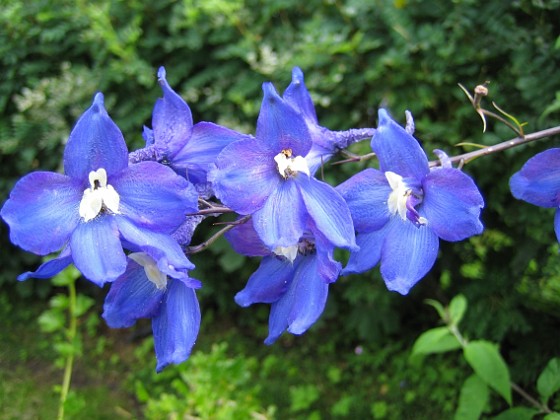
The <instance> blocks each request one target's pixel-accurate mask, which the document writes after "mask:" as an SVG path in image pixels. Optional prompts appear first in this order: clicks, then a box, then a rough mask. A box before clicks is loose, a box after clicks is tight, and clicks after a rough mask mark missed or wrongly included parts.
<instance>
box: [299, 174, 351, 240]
mask: <svg viewBox="0 0 560 420" xmlns="http://www.w3.org/2000/svg"><path fill="white" fill-rule="evenodd" d="M296 183H297V185H298V187H299V191H300V193H301V196H302V198H303V202H304V203H305V207H306V208H307V211H308V212H309V215H310V216H311V218H312V219H313V222H314V223H315V226H316V228H317V230H319V231H320V232H321V234H323V235H324V236H325V238H326V239H327V240H329V241H330V242H331V243H332V244H333V245H335V246H337V247H342V248H350V249H352V248H356V240H355V236H354V224H353V223H352V216H351V215H350V210H349V209H348V206H347V205H346V202H345V201H344V199H343V198H342V197H341V196H340V194H339V193H338V192H337V191H336V190H335V189H334V188H333V187H331V186H330V185H328V184H326V183H324V182H322V181H318V180H316V179H315V178H310V177H306V176H298V177H297V178H296Z"/></svg>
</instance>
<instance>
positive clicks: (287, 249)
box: [274, 245, 299, 262]
mask: <svg viewBox="0 0 560 420" xmlns="http://www.w3.org/2000/svg"><path fill="white" fill-rule="evenodd" d="M298 249H299V247H298V246H297V245H292V246H278V247H276V249H275V250H274V253H275V254H276V255H279V256H281V257H286V259H287V260H288V261H290V262H294V260H295V259H296V257H297V254H298Z"/></svg>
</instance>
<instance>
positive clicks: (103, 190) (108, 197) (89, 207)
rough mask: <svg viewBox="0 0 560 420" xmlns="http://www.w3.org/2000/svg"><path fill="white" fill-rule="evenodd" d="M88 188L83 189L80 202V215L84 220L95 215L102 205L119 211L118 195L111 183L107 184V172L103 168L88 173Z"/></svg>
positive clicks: (115, 211)
mask: <svg viewBox="0 0 560 420" xmlns="http://www.w3.org/2000/svg"><path fill="white" fill-rule="evenodd" d="M89 185H90V188H88V189H87V190H85V191H84V195H83V197H82V201H81V202H80V210H79V212H80V216H81V217H82V218H83V219H84V221H85V222H88V221H90V220H91V219H94V218H95V217H97V215H98V214H99V213H100V212H101V210H102V209H103V207H105V208H106V209H107V210H109V211H111V212H112V213H115V214H118V213H119V202H120V197H119V195H118V194H117V192H116V191H115V189H114V188H113V187H112V186H111V185H107V172H106V171H105V169H103V168H99V169H98V170H97V171H91V172H90V173H89Z"/></svg>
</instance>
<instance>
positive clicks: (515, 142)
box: [430, 126, 560, 168]
mask: <svg viewBox="0 0 560 420" xmlns="http://www.w3.org/2000/svg"><path fill="white" fill-rule="evenodd" d="M556 134H560V126H557V127H552V128H547V129H546V130H541V131H537V132H535V133H530V134H526V135H525V136H524V137H516V138H514V139H511V140H508V141H504V142H502V143H498V144H496V145H494V146H488V147H485V148H483V149H480V150H475V151H474V152H469V153H463V154H461V155H457V156H453V157H450V158H449V160H450V161H451V163H458V162H461V161H463V162H464V163H465V164H466V163H469V162H470V161H471V160H473V159H476V158H477V157H480V156H486V155H490V154H492V153H495V152H502V151H504V150H507V149H511V148H512V147H516V146H520V145H522V144H526V143H530V142H532V141H535V140H540V139H543V138H545V137H550V136H554V135H556ZM440 165H441V162H440V161H439V160H434V161H431V162H430V168H434V167H436V166H440Z"/></svg>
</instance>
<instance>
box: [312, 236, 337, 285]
mask: <svg viewBox="0 0 560 420" xmlns="http://www.w3.org/2000/svg"><path fill="white" fill-rule="evenodd" d="M312 230H313V231H314V233H315V252H316V253H317V274H319V276H320V277H321V279H323V281H324V282H325V283H334V282H335V281H336V280H337V279H338V276H339V275H340V272H341V270H342V265H341V264H340V263H339V262H338V261H335V260H334V258H333V252H334V246H333V245H332V244H331V243H330V242H329V240H328V239H326V238H325V237H324V236H323V235H321V233H320V232H317V231H316V230H315V229H314V228H313V229H312Z"/></svg>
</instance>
